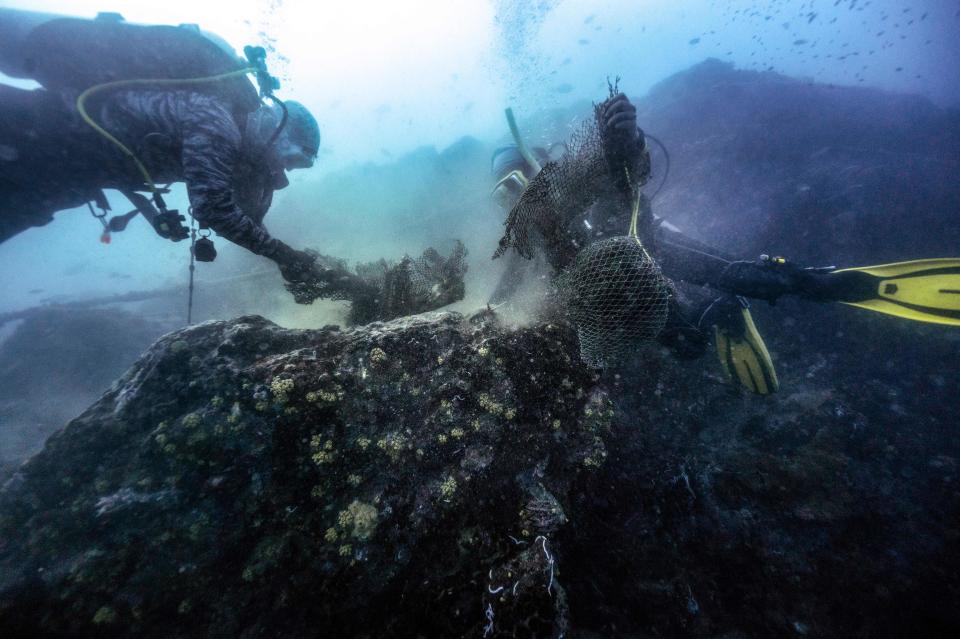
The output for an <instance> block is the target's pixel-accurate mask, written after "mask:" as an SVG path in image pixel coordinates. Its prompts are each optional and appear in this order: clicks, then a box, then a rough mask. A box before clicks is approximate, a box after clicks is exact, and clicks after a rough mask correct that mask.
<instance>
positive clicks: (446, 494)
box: [440, 475, 457, 501]
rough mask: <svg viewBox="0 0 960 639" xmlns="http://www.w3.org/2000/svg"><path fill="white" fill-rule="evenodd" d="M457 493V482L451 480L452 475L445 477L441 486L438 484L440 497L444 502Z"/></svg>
mask: <svg viewBox="0 0 960 639" xmlns="http://www.w3.org/2000/svg"><path fill="white" fill-rule="evenodd" d="M456 492H457V480H456V479H454V478H453V475H451V476H450V477H447V478H446V479H445V480H444V481H443V483H442V484H440V496H441V497H443V499H444V500H446V501H450V498H452V497H453V495H454V493H456Z"/></svg>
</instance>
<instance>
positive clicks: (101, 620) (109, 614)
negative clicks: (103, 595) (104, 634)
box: [93, 606, 117, 626]
mask: <svg viewBox="0 0 960 639" xmlns="http://www.w3.org/2000/svg"><path fill="white" fill-rule="evenodd" d="M116 620H117V611H116V610H114V609H113V608H111V607H110V606H100V607H99V608H98V609H97V612H96V613H94V615H93V623H94V624H95V625H97V626H100V625H103V624H108V623H114V622H116Z"/></svg>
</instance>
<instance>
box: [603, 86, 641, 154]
mask: <svg viewBox="0 0 960 639" xmlns="http://www.w3.org/2000/svg"><path fill="white" fill-rule="evenodd" d="M601 119H602V121H603V122H604V124H605V127H604V128H605V130H607V131H609V132H611V133H614V132H615V134H616V136H617V137H618V138H620V140H621V141H622V142H623V143H626V144H627V145H634V144H636V143H637V142H638V141H639V139H640V132H639V130H638V129H637V107H635V106H633V104H632V103H631V102H630V98H628V97H627V96H625V95H624V94H622V93H618V94H617V95H616V96H614V97H613V98H612V99H611V100H608V101H607V102H606V103H604V105H603V112H602V113H601Z"/></svg>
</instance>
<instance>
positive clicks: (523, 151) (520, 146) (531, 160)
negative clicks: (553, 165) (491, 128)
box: [504, 107, 542, 175]
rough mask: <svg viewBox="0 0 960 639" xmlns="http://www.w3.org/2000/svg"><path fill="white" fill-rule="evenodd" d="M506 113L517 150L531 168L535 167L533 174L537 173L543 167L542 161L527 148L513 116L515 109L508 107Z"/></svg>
mask: <svg viewBox="0 0 960 639" xmlns="http://www.w3.org/2000/svg"><path fill="white" fill-rule="evenodd" d="M504 113H505V114H506V116H507V126H509V127H510V135H512V136H513V141H514V142H516V144H517V150H518V151H520V155H522V156H523V159H524V160H526V161H527V164H528V165H530V168H531V169H533V174H534V175H536V174H537V173H539V172H540V169H541V168H542V167H541V166H540V163H539V162H537V158H536V157H534V155H533V153H531V152H530V149H529V148H527V145H526V144H524V142H523V137H522V136H521V135H520V128H519V127H518V126H517V120H516V118H514V117H513V109H511V108H510V107H507V108H506V110H505V111H504Z"/></svg>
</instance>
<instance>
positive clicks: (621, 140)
mask: <svg viewBox="0 0 960 639" xmlns="http://www.w3.org/2000/svg"><path fill="white" fill-rule="evenodd" d="M597 120H598V124H599V126H600V136H601V138H602V139H603V153H604V156H605V157H606V160H607V166H608V167H609V168H610V175H611V178H612V179H613V181H614V183H615V184H616V186H617V187H618V188H620V189H621V190H624V191H626V190H629V189H630V187H632V186H635V185H637V184H642V183H643V182H645V181H646V179H647V177H648V176H649V173H650V162H649V156H647V154H646V153H644V150H645V149H644V146H645V144H644V138H643V135H641V131H640V129H638V128H637V107H635V106H633V104H632V103H631V102H630V99H629V98H627V96H625V95H624V94H622V93H618V94H616V95H615V96H613V97H612V98H610V99H609V100H607V101H606V102H604V103H603V104H601V105H600V106H599V107H598V111H597ZM644 160H645V161H644ZM624 168H626V171H624ZM628 180H629V181H628Z"/></svg>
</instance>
